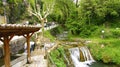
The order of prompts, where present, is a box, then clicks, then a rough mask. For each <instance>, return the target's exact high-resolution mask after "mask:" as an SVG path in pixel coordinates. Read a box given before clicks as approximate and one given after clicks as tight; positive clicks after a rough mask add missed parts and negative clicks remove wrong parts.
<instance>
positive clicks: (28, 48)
mask: <svg viewBox="0 0 120 67" xmlns="http://www.w3.org/2000/svg"><path fill="white" fill-rule="evenodd" d="M33 34H34V32H32V34H30V33H28V34H26V36H25V35H23V36H24V37H25V38H26V40H27V63H31V55H30V37H31V36H32V35H33Z"/></svg>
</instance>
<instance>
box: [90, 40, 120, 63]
mask: <svg viewBox="0 0 120 67" xmlns="http://www.w3.org/2000/svg"><path fill="white" fill-rule="evenodd" d="M102 43H103V44H102ZM105 44H106V45H105ZM119 44H120V41H119V40H114V39H113V40H108V41H102V42H101V43H98V44H93V43H91V44H89V45H88V46H89V48H90V51H91V53H92V55H93V56H94V58H95V59H96V60H102V61H103V62H104V63H111V62H112V63H116V64H120V54H119V53H120V51H119V50H118V49H120V45H119ZM102 45H104V47H102Z"/></svg>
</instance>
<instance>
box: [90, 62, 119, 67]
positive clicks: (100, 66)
mask: <svg viewBox="0 0 120 67" xmlns="http://www.w3.org/2000/svg"><path fill="white" fill-rule="evenodd" d="M89 67H120V65H115V64H105V63H103V62H95V63H93V64H92V65H90V66H89Z"/></svg>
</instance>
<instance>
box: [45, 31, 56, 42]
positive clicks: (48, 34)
mask: <svg viewBox="0 0 120 67" xmlns="http://www.w3.org/2000/svg"><path fill="white" fill-rule="evenodd" d="M44 36H45V37H47V38H49V39H50V40H51V41H54V40H55V37H54V36H52V35H51V33H50V31H45V32H44Z"/></svg>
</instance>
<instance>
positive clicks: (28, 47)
mask: <svg viewBox="0 0 120 67" xmlns="http://www.w3.org/2000/svg"><path fill="white" fill-rule="evenodd" d="M26 39H27V63H30V62H31V57H30V36H29V34H27V37H26Z"/></svg>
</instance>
